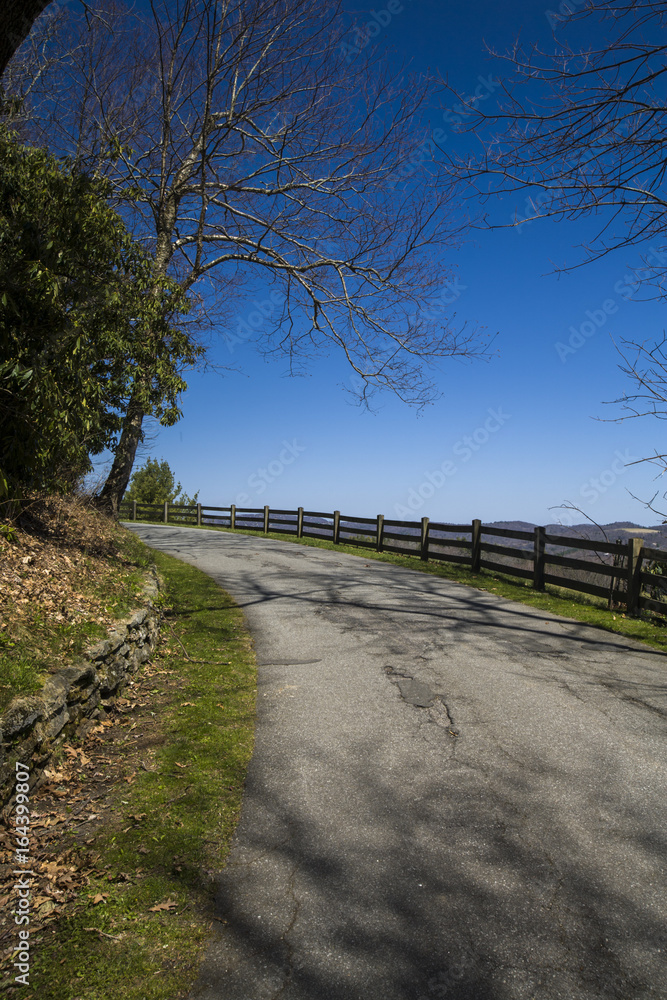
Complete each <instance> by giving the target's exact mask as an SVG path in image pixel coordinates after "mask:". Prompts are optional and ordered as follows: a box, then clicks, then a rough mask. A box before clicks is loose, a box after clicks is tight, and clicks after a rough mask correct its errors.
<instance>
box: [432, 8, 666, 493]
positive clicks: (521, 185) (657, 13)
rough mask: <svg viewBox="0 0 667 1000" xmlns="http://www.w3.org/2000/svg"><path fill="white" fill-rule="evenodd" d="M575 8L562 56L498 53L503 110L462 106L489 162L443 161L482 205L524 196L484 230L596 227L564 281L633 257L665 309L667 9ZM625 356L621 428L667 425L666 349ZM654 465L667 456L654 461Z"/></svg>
mask: <svg viewBox="0 0 667 1000" xmlns="http://www.w3.org/2000/svg"><path fill="white" fill-rule="evenodd" d="M564 6H565V5H561V8H560V9H562V8H563V7H564ZM567 6H568V8H569V10H570V13H567V14H563V15H560V16H555V17H554V16H553V15H552V26H553V44H554V50H553V52H548V53H547V52H544V51H541V50H540V49H538V48H537V47H536V46H529V47H523V46H521V45H520V44H519V43H518V42H517V43H516V44H515V46H514V47H513V49H512V50H511V51H510V52H509V53H506V54H504V55H498V53H495V52H494V53H492V54H493V55H495V56H496V57H497V58H499V59H501V60H502V61H503V62H504V64H505V66H506V67H507V68H508V74H507V75H506V76H505V79H504V83H503V86H502V91H501V97H500V99H499V106H498V108H497V109H496V110H493V111H489V110H488V108H487V106H486V105H484V106H482V105H479V104H477V102H475V101H474V100H472V101H471V100H466V99H465V98H464V99H463V101H462V103H463V105H464V106H465V111H466V114H465V115H464V118H463V120H462V121H461V122H460V124H459V125H458V128H459V130H460V131H466V132H467V131H469V132H472V133H474V134H475V137H476V139H481V140H482V152H481V153H480V154H478V153H474V154H472V155H468V154H463V155H458V156H457V155H455V154H445V157H444V159H445V163H446V167H447V170H448V171H449V176H450V182H451V183H453V184H454V185H459V184H464V185H467V186H468V187H469V190H471V191H472V192H473V193H474V196H475V197H479V196H481V198H482V203H483V204H485V203H486V202H488V201H489V199H493V198H494V197H495V196H497V195H501V194H508V193H512V192H517V191H522V192H525V193H526V195H527V196H526V200H525V210H524V209H523V208H522V211H521V212H520V213H519V212H515V213H514V215H513V216H512V217H511V218H508V219H507V220H506V221H502V220H501V221H500V222H499V221H498V217H497V214H495V213H494V215H493V217H492V216H491V214H487V213H486V212H485V211H483V212H482V214H481V217H479V218H478V220H477V224H478V225H482V226H489V227H492V228H496V227H498V226H521V225H523V224H525V223H528V222H532V221H534V220H537V219H540V218H555V219H566V218H567V219H583V218H587V217H589V216H590V217H593V219H594V229H593V235H592V238H591V240H590V241H589V242H588V243H587V244H585V245H584V247H583V253H582V255H581V257H580V259H579V260H578V261H577V262H576V263H575V264H573V265H570V267H566V268H565V270H569V269H571V268H572V267H578V266H581V265H583V264H586V263H588V262H590V261H593V260H598V259H600V258H603V257H605V256H606V255H607V254H610V253H612V252H614V251H617V250H621V249H624V248H627V247H634V248H636V249H637V251H638V253H639V255H640V259H641V266H640V267H637V268H635V270H634V279H635V280H634V282H633V283H634V285H635V287H640V286H644V287H645V288H647V289H650V290H651V291H650V292H649V295H650V296H652V297H657V298H659V299H661V300H663V301H664V299H665V298H666V297H667V296H666V292H667V245H666V244H665V237H666V236H667V211H666V209H667V196H666V195H665V176H666V171H667V61H666V59H665V56H666V54H667V38H666V36H665V27H666V26H667V6H666V5H665V4H664V3H663V2H659V0H636V2H628V0H590V2H587V3H586V4H585V5H582V4H581V3H576V2H573V3H572V4H569V5H567ZM569 35H572V36H574V37H575V38H576V39H577V40H578V41H577V43H576V44H574V43H573V42H571V41H570V40H569ZM584 37H585V38H586V39H588V44H586V43H584V44H582V41H581V40H582V38H584ZM621 354H622V357H623V364H622V365H621V366H620V367H621V370H622V371H623V372H624V373H625V374H626V375H627V376H628V377H629V378H630V379H631V381H632V382H633V384H634V388H635V390H636V392H635V393H631V394H629V395H626V396H624V397H623V398H622V399H621V400H616V401H615V402H621V403H623V404H624V405H625V407H626V409H627V410H629V411H630V412H628V413H626V414H624V415H623V416H622V417H620V418H619V419H626V418H627V417H628V416H640V415H648V414H650V415H653V416H655V417H660V418H661V419H666V418H667V364H666V362H667V359H666V357H665V341H664V340H662V341H661V342H659V343H658V342H656V343H652V344H649V342H648V341H644V342H632V341H625V342H624V343H623V349H622V351H621ZM633 404H637V405H638V407H639V408H636V407H634V406H633ZM656 460H658V461H663V462H664V461H665V456H664V455H659V454H657V453H656V454H655V455H653V456H651V457H650V458H649V459H647V461H656ZM663 468H664V466H663ZM653 499H655V497H654V498H653ZM647 506H650V504H648V505H647ZM651 509H655V508H653V507H651Z"/></svg>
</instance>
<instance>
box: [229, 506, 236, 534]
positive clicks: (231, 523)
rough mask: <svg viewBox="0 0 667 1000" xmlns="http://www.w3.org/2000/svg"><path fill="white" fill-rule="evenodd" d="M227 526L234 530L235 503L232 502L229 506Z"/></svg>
mask: <svg viewBox="0 0 667 1000" xmlns="http://www.w3.org/2000/svg"><path fill="white" fill-rule="evenodd" d="M229 527H230V528H231V529H232V531H236V504H235V503H233V504H232V505H231V507H230V508H229Z"/></svg>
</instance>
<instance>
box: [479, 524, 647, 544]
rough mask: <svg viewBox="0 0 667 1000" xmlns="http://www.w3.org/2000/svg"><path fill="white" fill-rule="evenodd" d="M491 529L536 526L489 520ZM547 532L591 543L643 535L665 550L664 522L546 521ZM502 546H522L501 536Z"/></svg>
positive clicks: (625, 539) (517, 528) (516, 528)
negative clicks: (558, 522) (648, 524)
mask: <svg viewBox="0 0 667 1000" xmlns="http://www.w3.org/2000/svg"><path fill="white" fill-rule="evenodd" d="M486 523H487V524H488V526H489V527H492V528H509V529H510V530H512V531H533V529H534V528H535V527H536V525H534V524H532V523H531V522H530V521H489V522H486ZM545 527H546V531H547V534H548V535H560V536H564V537H569V538H588V539H590V540H591V541H592V542H604V541H605V535H606V538H607V540H608V541H610V542H627V541H628V539H629V538H643V539H644V544H645V546H646V547H647V548H649V547H650V548H655V549H667V524H656V525H654V526H653V527H645V526H644V525H641V524H634V522H632V521H612V523H611V524H601V525H600V527H599V528H598V527H597V526H596V525H594V524H589V523H584V524H547V525H545ZM502 544H503V545H513V544H517V545H525V544H526V543H525V542H523V543H522V542H519V541H518V540H516V541H515V539H512V538H506V539H503V542H502Z"/></svg>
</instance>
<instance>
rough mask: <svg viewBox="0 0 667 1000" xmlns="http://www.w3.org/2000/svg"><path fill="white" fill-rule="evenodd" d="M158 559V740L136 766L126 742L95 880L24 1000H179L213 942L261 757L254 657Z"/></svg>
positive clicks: (38, 951)
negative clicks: (219, 885) (124, 771)
mask: <svg viewBox="0 0 667 1000" xmlns="http://www.w3.org/2000/svg"><path fill="white" fill-rule="evenodd" d="M152 558H153V559H154V560H155V563H156V564H157V566H158V570H159V572H160V575H161V576H162V578H163V580H164V581H165V585H166V588H165V594H166V600H167V605H168V606H167V608H166V624H167V625H168V626H169V627H168V628H167V629H166V630H165V633H164V636H165V639H166V646H167V651H166V653H164V654H162V655H160V656H158V657H157V658H156V661H155V662H154V663H153V664H152V666H151V667H150V668H148V669H149V671H151V673H150V674H149V676H150V678H151V679H150V681H149V683H150V684H153V685H154V686H153V687H151V689H150V691H149V692H148V691H147V692H146V693H147V694H150V695H151V696H152V698H153V701H152V702H151V700H150V698H149V699H147V709H146V713H145V718H144V719H142V718H141V716H139V717H137V716H136V715H135V716H134V717H133V719H134V722H133V725H132V730H135V729H138V730H139V731H141V730H142V729H146V728H148V729H149V731H150V740H149V741H148V742H146V740H144V741H143V746H142V748H141V750H140V751H139V755H138V756H137V755H136V750H135V747H136V744H135V743H134V739H135V737H134V733H133V732H132V730H129V731H128V732H127V733H126V734H124V735H123V738H122V743H123V744H124V746H123V747H122V753H123V755H124V756H126V757H127V765H128V767H129V769H130V771H131V773H130V775H129V776H126V777H125V779H124V780H123V781H121V782H120V784H119V786H118V787H116V788H114V789H113V790H112V791H111V795H112V798H113V807H114V808H113V812H112V817H113V818H112V819H111V820H110V821H107V822H105V823H104V824H103V826H102V827H101V828H99V829H97V830H96V831H95V833H94V835H93V836H92V838H91V837H88V838H87V839H86V841H85V845H86V849H87V850H88V851H89V852H90V854H91V856H92V857H93V858H95V859H97V860H96V868H95V870H94V871H93V873H92V874H91V876H90V880H89V885H88V887H87V890H86V891H85V893H83V894H82V895H81V897H80V898H79V900H78V903H77V905H76V906H75V908H74V911H73V912H72V913H71V914H69V915H67V916H65V917H63V918H62V919H61V920H60V921H59V922H58V923H56V924H54V925H53V926H50V927H49V928H47V929H46V930H45V931H44V934H43V937H42V940H41V942H39V943H36V944H35V953H34V963H33V964H32V968H31V975H30V989H29V991H26V990H25V988H21V990H20V994H21V998H22V1000H28V997H35V998H40V1000H121V998H122V1000H167V998H168V1000H174V998H175V997H177V996H180V995H182V993H183V992H184V991H187V989H188V988H189V987H190V986H191V985H192V982H193V981H194V979H195V977H196V973H197V969H198V966H199V961H200V959H201V956H202V954H203V951H204V949H205V947H206V943H207V940H208V937H209V930H210V927H211V921H212V917H213V914H212V897H213V892H212V890H213V885H214V882H213V879H214V877H215V875H216V873H218V872H219V871H220V869H221V867H222V866H223V865H224V863H225V859H226V857H227V854H228V851H229V847H230V841H231V836H232V833H233V830H234V828H235V826H236V823H237V821H238V816H239V812H240V807H241V797H242V792H243V784H244V779H245V774H246V769H247V765H248V762H249V760H250V756H251V753H252V747H253V732H254V716H255V696H256V665H255V657H254V652H253V649H252V644H251V640H250V636H249V634H248V632H247V629H246V625H245V620H244V617H243V614H242V612H241V610H240V608H238V607H237V606H236V605H235V604H234V602H233V600H232V598H231V597H230V596H229V595H227V594H226V593H225V592H224V591H222V590H221V589H220V588H219V587H218V586H217V585H216V584H215V583H214V582H213V581H212V580H211V579H210V578H209V577H208V576H206V575H205V574H203V573H201V572H200V571H199V570H196V569H194V568H193V567H191V566H188V565H186V564H185V563H182V562H179V561H178V560H176V559H173V558H172V557H170V556H166V555H164V554H162V553H159V552H155V553H152ZM183 649H185V650H187V654H188V656H189V658H186V657H185V655H184V653H183ZM201 661H214V662H201ZM220 661H222V664H221V662H220ZM158 709H159V710H158ZM153 710H155V711H153ZM116 742H118V740H117V741H116ZM112 748H113V745H112ZM86 752H87V753H88V752H89V751H88V750H87V751H86ZM107 753H109V750H108V749H107ZM133 753H134V754H135V756H134V757H133V756H132V754H133ZM139 758H141V760H139ZM147 758H148V761H149V763H148V765H147V767H148V769H145V765H146V762H147ZM142 765H144V766H142ZM67 846H68V845H67V843H63V845H62V847H63V850H65V849H66V848H67ZM14 992H15V991H14V990H13V989H10V990H9V994H10V995H11V994H13V993H14Z"/></svg>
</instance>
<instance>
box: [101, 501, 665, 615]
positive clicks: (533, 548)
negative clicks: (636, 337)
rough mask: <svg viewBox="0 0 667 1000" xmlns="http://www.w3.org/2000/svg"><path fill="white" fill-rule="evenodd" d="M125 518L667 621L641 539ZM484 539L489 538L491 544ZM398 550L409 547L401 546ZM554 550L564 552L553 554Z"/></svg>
mask: <svg viewBox="0 0 667 1000" xmlns="http://www.w3.org/2000/svg"><path fill="white" fill-rule="evenodd" d="M121 517H124V518H127V519H129V520H132V521H156V520H160V521H163V522H164V523H165V524H184V525H187V524H191V525H197V526H200V527H202V526H203V527H206V526H209V527H222V528H231V529H232V530H239V531H253V532H254V531H259V532H263V533H264V534H269V532H276V533H278V534H284V535H296V537H297V538H323V539H328V540H330V541H333V542H334V544H337V545H338V544H340V543H341V542H343V543H344V544H345V545H356V546H358V547H359V548H364V549H368V548H372V549H376V550H377V551H378V552H395V553H397V554H399V555H409V556H417V557H419V558H421V559H423V560H427V559H432V560H438V561H439V562H452V563H457V564H464V565H468V566H469V567H470V569H471V570H472V572H473V573H477V572H479V570H480V569H488V570H491V571H492V572H494V573H502V574H504V575H506V576H510V577H511V576H515V577H519V578H521V579H528V580H531V581H532V584H533V587H534V588H535V589H536V590H544V588H545V585H546V584H547V583H549V584H552V585H554V586H557V587H563V588H565V589H569V590H575V591H578V592H581V593H585V594H590V595H592V596H594V597H602V598H605V599H606V600H607V602H608V606H609V607H610V608H611V607H614V606H616V605H619V606H620V605H623V606H625V608H626V613H627V614H630V615H638V614H639V613H640V612H641V611H652V612H654V613H657V614H660V615H664V616H666V617H667V573H665V572H664V570H665V565H663V564H667V551H665V550H662V549H649V548H646V547H645V546H644V541H643V539H641V538H631V539H629V541H627V542H596V541H591V540H590V539H587V538H570V537H567V536H563V535H552V534H547V532H546V529H545V528H543V527H536V528H535V530H534V531H533V532H529V531H519V530H516V531H514V530H513V529H511V528H496V527H494V526H493V525H484V524H482V523H481V521H479V520H473V521H472V522H471V523H470V524H446V523H444V522H440V521H433V522H431V521H429V519H428V518H427V517H423V518H422V519H421V521H396V520H392V519H390V518H387V519H386V520H385V518H384V515H382V514H378V516H377V517H376V518H370V517H352V516H349V515H342V514H341V513H340V511H337V510H335V511H331V512H326V511H312V510H308V511H306V510H304V509H303V507H299V508H298V509H296V510H283V509H271V508H270V507H237V506H236V505H235V504H230V506H229V507H211V506H208V505H205V504H195V505H190V506H186V505H183V504H169V503H164V504H147V503H139V502H137V501H134V500H131V501H125V502H123V503H122V504H121ZM387 528H389V529H391V530H387ZM453 536H455V537H453ZM485 536H490V538H489V540H488V541H487V540H486V538H485ZM495 538H498V539H501V538H502V539H512V540H515V541H517V542H520V543H521V545H520V546H511V545H500V544H498V543H497V542H495V541H493V540H491V539H495ZM398 542H402V543H403V544H402V545H399V544H396V543H398ZM389 543H391V544H389ZM530 543H532V544H530ZM556 549H560V550H561V552H557V551H554V550H556ZM573 549H581V550H585V551H588V552H594V553H595V555H596V556H597V559H596V560H593V559H582V558H575V557H573V555H572V550H573ZM562 550H565V552H563V551H562ZM488 556H493V557H495V558H493V559H489V558H488ZM499 559H504V560H506V562H500V561H499ZM553 570H557V571H558V572H553Z"/></svg>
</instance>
